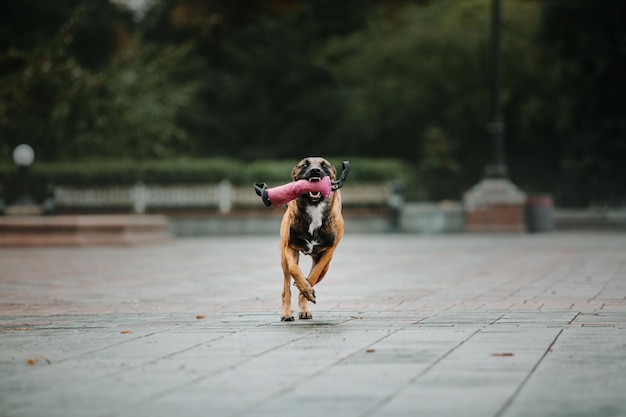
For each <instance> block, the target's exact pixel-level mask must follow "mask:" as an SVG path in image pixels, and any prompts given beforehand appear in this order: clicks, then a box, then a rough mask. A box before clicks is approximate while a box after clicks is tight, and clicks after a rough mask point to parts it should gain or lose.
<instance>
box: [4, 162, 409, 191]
mask: <svg viewBox="0 0 626 417" xmlns="http://www.w3.org/2000/svg"><path fill="white" fill-rule="evenodd" d="M328 159H329V160H330V161H331V162H332V163H333V164H334V165H335V167H337V170H338V171H339V173H340V172H341V162H342V158H328ZM345 159H348V160H349V161H350V168H351V169H350V175H349V177H348V180H349V181H350V182H367V181H393V180H401V181H402V182H403V183H405V184H412V183H414V180H413V170H412V169H411V167H410V166H409V165H408V164H406V163H405V162H403V161H400V160H396V159H370V158H345ZM296 162H297V161H293V160H289V161H287V160H272V161H270V160H268V161H253V162H247V161H242V160H234V159H227V158H210V159H171V160H146V161H133V160H130V159H124V160H92V161H76V162H37V161H36V162H35V163H34V164H33V166H32V168H31V170H30V177H29V183H30V184H31V189H32V192H33V193H34V194H35V196H36V197H37V199H41V197H42V196H43V193H44V190H45V187H46V185H47V184H55V185H65V186H76V187H102V186H110V185H132V184H135V183H137V182H138V181H141V182H143V183H145V184H163V185H167V184H193V183H216V182H220V181H223V180H228V181H230V182H232V183H233V184H235V185H246V184H250V185H252V184H253V183H255V182H265V183H268V184H269V185H270V186H271V185H279V184H283V183H285V182H288V181H290V180H291V178H290V173H291V169H292V168H293V167H294V165H295V163H296ZM0 180H1V182H2V184H3V185H4V189H5V199H8V200H9V201H10V200H12V199H13V198H14V197H15V195H16V194H17V193H18V189H17V187H18V181H17V169H16V167H15V166H14V165H12V164H7V163H4V164H0Z"/></svg>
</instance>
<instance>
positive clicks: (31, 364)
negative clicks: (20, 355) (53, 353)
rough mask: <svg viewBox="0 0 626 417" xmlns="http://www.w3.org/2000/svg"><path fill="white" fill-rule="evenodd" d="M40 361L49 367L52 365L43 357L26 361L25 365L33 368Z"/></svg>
mask: <svg viewBox="0 0 626 417" xmlns="http://www.w3.org/2000/svg"><path fill="white" fill-rule="evenodd" d="M40 360H42V361H44V362H46V363H47V364H48V365H50V364H51V363H52V362H50V359H48V358H46V357H45V356H43V355H39V356H37V357H36V358H29V359H26V363H27V364H29V365H30V366H35V365H37V362H39V361H40Z"/></svg>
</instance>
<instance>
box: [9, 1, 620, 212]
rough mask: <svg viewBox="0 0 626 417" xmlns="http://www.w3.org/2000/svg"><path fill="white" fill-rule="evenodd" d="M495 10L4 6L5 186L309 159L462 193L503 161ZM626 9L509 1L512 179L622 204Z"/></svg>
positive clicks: (357, 4) (442, 196)
mask: <svg viewBox="0 0 626 417" xmlns="http://www.w3.org/2000/svg"><path fill="white" fill-rule="evenodd" d="M490 5H491V1H490V0H462V1H461V0H341V1H336V0H311V1H305V0H240V1H230V0H3V1H2V2H1V3H0V94H1V100H0V175H1V176H2V178H3V182H4V184H5V194H6V195H5V199H6V200H7V201H9V202H10V201H11V199H12V198H14V195H13V194H15V193H17V192H18V191H16V190H13V188H12V185H11V184H13V182H12V181H11V178H12V176H13V175H15V174H14V172H15V166H14V164H13V161H12V159H11V154H12V152H13V149H14V148H15V147H16V146H17V145H18V144H21V143H28V144H29V145H31V146H32V147H33V148H34V150H35V154H36V157H35V163H34V165H33V167H32V172H31V181H32V182H33V187H34V188H33V189H34V192H35V194H36V195H38V197H37V198H38V199H42V198H43V194H44V193H45V191H44V188H45V184H46V183H50V182H54V183H56V184H66V185H110V184H134V183H135V182H136V181H138V180H141V181H143V182H145V183H150V182H153V183H170V182H183V183H189V182H202V181H204V182H211V181H220V180H223V179H227V180H229V181H232V182H233V183H235V184H237V183H243V184H249V183H250V184H251V182H253V181H272V180H274V181H277V182H281V181H282V182H285V181H288V180H289V177H288V172H289V169H290V167H291V166H293V164H294V163H295V162H296V161H297V160H299V159H300V158H302V157H303V156H307V155H310V154H315V155H324V156H327V157H329V158H330V159H331V160H332V162H333V163H335V164H336V165H338V166H340V162H341V161H342V160H344V159H350V160H351V161H352V166H353V171H352V173H351V176H352V178H353V179H354V181H359V180H387V179H393V178H400V179H401V180H402V183H403V184H404V186H403V192H404V194H405V195H404V198H405V199H407V200H415V201H440V200H456V201H458V200H461V198H462V195H463V193H464V192H465V191H467V189H468V188H470V187H471V186H472V185H473V184H475V183H476V182H477V181H479V180H480V178H481V177H482V175H483V169H484V167H485V164H486V163H487V162H488V160H489V155H490V154H491V150H490V146H491V139H490V137H489V134H488V132H487V123H488V121H489V120H490V117H491V116H490V103H489V97H490V96H489V85H490V66H489V65H490V56H489V55H490V48H489V31H490V10H491V9H490ZM624 22H626V2H624V1H623V0H595V1H588V0H504V1H503V2H502V50H503V57H502V59H503V79H502V88H503V91H502V100H503V117H504V121H505V123H506V134H505V159H506V162H507V165H508V168H509V173H510V177H511V180H512V181H513V182H514V183H515V184H517V185H518V186H519V187H520V188H521V189H523V190H524V191H526V192H528V193H549V194H551V195H552V196H553V197H554V200H555V203H556V204H557V205H559V206H562V207H590V206H613V207H616V206H623V205H624V203H625V200H626V168H625V166H626V117H625V111H626V24H624Z"/></svg>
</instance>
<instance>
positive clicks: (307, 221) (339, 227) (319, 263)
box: [280, 157, 343, 321]
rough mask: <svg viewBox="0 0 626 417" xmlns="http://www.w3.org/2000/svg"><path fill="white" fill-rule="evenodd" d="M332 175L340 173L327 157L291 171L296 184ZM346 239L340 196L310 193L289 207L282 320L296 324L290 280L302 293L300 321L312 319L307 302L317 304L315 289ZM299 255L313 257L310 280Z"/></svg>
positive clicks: (312, 159)
mask: <svg viewBox="0 0 626 417" xmlns="http://www.w3.org/2000/svg"><path fill="white" fill-rule="evenodd" d="M325 176H330V177H331V180H335V179H336V176H337V170H336V169H335V168H334V167H333V166H332V165H331V164H330V162H328V161H327V160H326V159H324V158H319V157H308V158H305V159H303V160H302V161H300V162H298V165H296V166H295V167H294V169H293V170H292V171H291V178H292V179H293V180H294V181H297V180H301V179H306V180H309V181H319V180H321V178H322V177H325ZM342 236H343V217H342V215H341V195H340V193H339V190H336V191H333V193H332V194H331V196H330V197H329V198H324V197H323V196H322V194H321V193H307V194H303V195H301V196H300V197H298V198H296V199H295V200H292V201H290V202H289V203H288V205H287V211H286V212H285V215H284V216H283V220H282V223H281V226H280V237H281V260H282V267H283V273H284V278H285V281H284V286H283V299H282V301H283V302H282V315H281V317H280V319H281V320H282V321H293V320H294V318H293V312H292V310H291V287H290V284H291V277H293V280H294V284H295V285H296V287H298V289H299V290H300V296H299V297H298V309H299V318H301V319H310V318H312V317H313V315H312V314H311V312H310V311H309V309H308V308H307V300H308V301H311V302H313V303H315V291H314V290H313V286H314V285H315V284H317V283H318V282H320V281H321V280H322V279H323V278H324V276H325V275H326V272H328V267H329V265H330V261H331V259H332V257H333V253H334V252H335V248H336V247H337V245H338V244H339V241H340V240H341V237H342ZM300 253H303V254H305V255H310V256H311V258H312V260H313V262H312V265H311V271H310V272H309V275H308V277H307V276H305V275H304V274H303V273H302V270H301V269H300V266H299V264H298V261H299V259H300Z"/></svg>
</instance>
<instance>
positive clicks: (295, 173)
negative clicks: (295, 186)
mask: <svg viewBox="0 0 626 417" xmlns="http://www.w3.org/2000/svg"><path fill="white" fill-rule="evenodd" d="M302 162H304V159H303V160H302V161H300V162H298V163H297V164H296V166H295V167H293V169H292V170H291V179H292V180H294V181H295V180H296V178H297V177H298V171H300V166H301V165H302Z"/></svg>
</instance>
